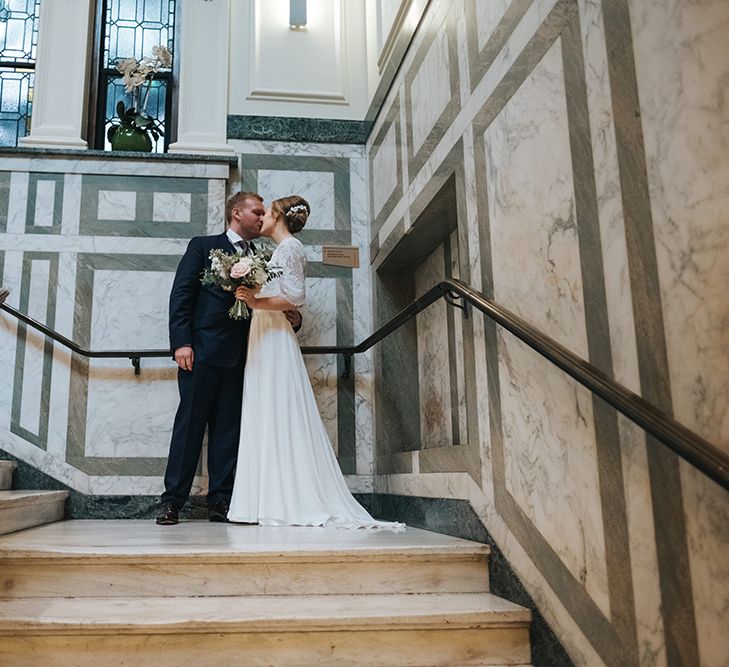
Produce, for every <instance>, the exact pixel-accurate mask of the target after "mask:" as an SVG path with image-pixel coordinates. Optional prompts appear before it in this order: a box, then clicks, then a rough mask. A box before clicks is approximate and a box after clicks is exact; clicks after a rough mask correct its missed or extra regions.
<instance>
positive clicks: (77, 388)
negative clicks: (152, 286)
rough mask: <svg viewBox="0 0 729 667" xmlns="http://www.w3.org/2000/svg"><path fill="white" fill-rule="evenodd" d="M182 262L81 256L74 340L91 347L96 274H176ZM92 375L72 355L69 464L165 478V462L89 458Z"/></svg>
mask: <svg viewBox="0 0 729 667" xmlns="http://www.w3.org/2000/svg"><path fill="white" fill-rule="evenodd" d="M178 262H179V257H176V256H166V255H93V254H84V253H82V254H79V255H78V258H77V268H76V295H75V306H74V321H73V339H74V340H75V341H76V342H77V343H79V344H80V345H81V346H82V347H86V348H88V347H89V345H90V341H91V320H92V303H93V284H94V272H95V271H96V270H116V271H130V272H134V271H165V272H174V271H175V270H176V269H177V264H178ZM166 345H167V341H160V344H159V347H160V348H164V347H166ZM89 371H90V366H89V360H88V359H86V358H84V357H81V356H80V355H77V354H74V355H72V358H71V387H70V391H69V401H68V415H69V417H68V430H67V437H66V443H67V444H66V460H67V462H68V463H69V464H71V465H73V466H74V467H76V468H78V469H79V470H81V471H83V472H85V473H88V474H90V475H139V476H154V475H162V474H163V473H164V467H165V459H164V458H155V457H118V458H117V457H103V456H93V457H92V456H86V424H87V419H88V401H89ZM130 373H131V366H130ZM130 378H133V375H130ZM171 419H172V417H171V416H170V420H171ZM170 423H171V422H170ZM110 427H113V425H110Z"/></svg>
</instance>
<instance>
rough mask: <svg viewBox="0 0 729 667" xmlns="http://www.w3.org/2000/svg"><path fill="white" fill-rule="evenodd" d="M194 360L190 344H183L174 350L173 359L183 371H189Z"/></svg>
mask: <svg viewBox="0 0 729 667" xmlns="http://www.w3.org/2000/svg"><path fill="white" fill-rule="evenodd" d="M194 360H195V353H194V352H193V351H192V346H190V345H185V347H178V348H177V349H176V350H175V361H176V362H177V365H178V366H179V367H180V368H181V369H182V370H183V371H191V370H192V362H193V361H194Z"/></svg>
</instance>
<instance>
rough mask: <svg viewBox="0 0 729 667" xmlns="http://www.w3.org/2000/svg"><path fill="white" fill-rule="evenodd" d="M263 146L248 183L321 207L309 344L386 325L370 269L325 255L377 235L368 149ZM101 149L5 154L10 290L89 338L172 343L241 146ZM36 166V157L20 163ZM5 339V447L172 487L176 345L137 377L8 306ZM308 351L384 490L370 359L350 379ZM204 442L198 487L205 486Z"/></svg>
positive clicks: (102, 474) (362, 472)
mask: <svg viewBox="0 0 729 667" xmlns="http://www.w3.org/2000/svg"><path fill="white" fill-rule="evenodd" d="M250 150H251V151H253V152H252V153H251V155H250V156H249V158H248V159H247V163H248V165H249V167H251V168H252V167H256V169H255V171H254V170H252V169H249V170H248V171H246V172H244V176H245V177H250V176H253V177H254V179H257V178H258V176H259V175H260V181H259V182H249V181H246V180H244V181H243V183H242V184H241V185H242V186H243V187H244V188H245V189H246V190H258V189H259V188H260V189H261V191H262V194H264V196H265V197H266V198H267V200H268V201H270V199H271V198H272V196H274V195H277V196H280V195H283V194H288V193H289V192H301V193H302V194H304V196H306V197H307V198H308V200H309V201H310V203H311V205H312V210H313V212H314V214H313V215H312V217H311V224H310V226H308V227H307V229H306V230H304V232H302V234H301V235H300V236H301V238H302V241H304V243H305V244H306V248H307V254H308V255H309V263H308V274H307V290H308V300H307V304H306V307H305V309H304V319H305V322H306V324H305V326H304V327H303V329H302V332H301V336H300V340H301V343H302V344H303V345H318V344H327V345H330V344H339V345H351V344H352V343H353V342H354V337H355V333H356V335H357V336H359V337H363V335H364V332H365V331H369V330H370V329H371V322H370V318H369V313H367V312H366V311H364V310H360V309H355V308H354V306H353V301H354V293H355V290H356V291H357V293H358V294H361V295H362V302H363V303H367V302H368V301H369V289H368V284H367V280H366V269H365V268H362V269H359V270H355V271H353V270H352V269H347V268H344V267H331V266H326V265H324V264H323V263H322V262H321V256H322V251H321V245H322V244H325V243H331V244H333V245H350V244H352V243H355V244H360V245H361V244H363V243H365V244H366V239H365V237H364V235H363V234H365V233H366V232H364V229H365V227H364V225H365V222H366V217H365V216H366V195H365V192H366V179H365V162H364V157H363V154H364V149H363V148H362V147H354V148H352V149H345V150H343V149H342V148H341V147H337V146H335V147H333V148H332V149H324V150H320V149H316V150H315V151H313V152H314V153H317V154H311V155H305V156H301V157H295V156H291V155H281V156H275V155H271V154H270V152H269V151H266V152H265V153H263V154H258V155H256V154H255V148H251V149H250ZM90 158H91V159H89V160H88V161H84V159H81V160H74V159H73V158H72V157H69V158H68V159H67V160H65V161H64V160H63V159H59V158H56V160H55V161H53V163H52V164H51V163H50V161H48V160H46V159H45V158H43V157H37V158H36V157H31V158H30V159H29V158H28V157H27V156H24V155H23V154H18V155H11V156H5V158H4V167H5V169H6V171H2V170H0V276H2V284H3V285H4V286H7V287H9V288H10V292H11V294H10V297H9V303H10V304H11V305H13V306H15V307H17V308H19V309H20V310H21V311H23V312H27V313H29V314H30V315H31V316H32V317H34V318H35V319H38V320H40V321H41V322H45V323H46V324H48V325H49V326H50V327H53V328H55V329H56V330H58V331H59V332H60V333H61V334H63V335H65V336H67V337H69V338H71V339H73V340H74V341H76V342H77V343H78V344H80V345H81V346H82V347H85V348H86V349H91V350H99V349H134V348H136V349H164V348H165V347H166V345H167V344H168V332H167V329H168V324H167V318H168V314H167V310H168V298H169V290H170V287H171V284H172V278H173V275H174V271H175V270H176V268H177V264H178V261H179V258H180V256H181V254H182V252H184V249H185V247H186V245H187V242H188V239H189V238H190V237H191V236H194V235H200V234H210V233H218V232H219V231H221V230H222V229H223V228H224V223H223V203H224V200H225V196H226V191H233V190H237V189H238V187H239V184H234V185H229V184H228V183H227V182H226V180H225V179H224V178H222V176H223V173H224V171H225V173H227V169H228V160H227V159H222V166H221V164H220V163H215V161H211V160H206V159H201V160H200V162H198V163H195V164H193V163H191V162H190V161H185V160H182V161H181V162H180V164H176V163H174V161H172V160H165V161H164V162H160V163H157V162H156V161H150V162H146V161H145V160H144V159H141V160H139V161H137V162H134V163H131V162H124V161H123V160H117V161H110V162H108V163H99V162H98V161H97V160H96V159H95V157H94V156H92V155H90ZM28 164H30V166H31V168H30V171H23V170H22V169H19V170H14V167H16V166H17V167H20V165H23V167H25V168H27V165H28ZM34 165H39V166H42V168H41V169H37V168H36V169H34V168H33V166H34ZM64 165H66V167H67V171H65V172H64ZM85 165H88V169H87V170H86V171H85V170H84V166H85ZM258 167H260V169H259V168H258ZM353 221H356V223H357V229H356V230H354V231H353V229H352V224H353ZM363 259H364V260H365V262H366V261H367V257H366V253H365V256H364V258H363ZM0 337H1V338H2V343H0V362H2V364H3V366H4V367H7V368H14V369H15V370H14V376H13V377H11V378H10V379H11V381H10V382H8V383H7V384H6V386H5V389H4V390H0V416H1V417H0V418H1V419H2V424H3V426H2V432H4V433H5V435H3V436H2V441H3V443H2V444H3V449H4V450H5V451H7V452H8V453H9V454H11V455H14V456H17V457H19V458H21V459H22V460H23V461H25V462H27V463H29V464H30V465H32V466H35V467H37V468H38V469H39V470H40V471H42V472H43V473H46V474H50V475H52V476H54V477H56V478H57V479H59V480H60V481H62V482H63V483H65V484H67V485H68V486H69V487H71V488H73V489H77V490H79V491H81V492H84V493H90V494H92V495H108V494H124V495H131V496H140V495H146V496H156V495H158V494H159V492H160V491H161V481H162V474H163V472H164V467H165V462H166V457H167V449H168V447H169V438H170V429H171V426H172V417H173V415H174V411H175V409H176V407H177V402H178V396H177V382H176V367H175V365H174V362H173V361H172V360H171V359H170V358H161V359H144V360H142V364H141V366H142V369H141V374H139V375H135V374H134V369H133V368H132V366H131V364H130V363H129V360H127V359H88V358H85V357H81V356H78V355H75V354H72V353H69V352H68V351H67V350H65V348H62V347H60V346H54V345H53V344H52V343H51V342H50V341H48V340H45V339H44V337H42V336H39V335H37V334H36V333H35V332H34V331H33V330H32V329H30V330H27V329H26V327H25V326H24V325H19V326H16V324H15V321H14V320H12V318H8V317H0ZM306 364H307V368H308V369H309V372H310V376H311V379H312V383H313V386H314V391H315V396H316V399H317V402H318V404H319V406H320V409H321V412H322V415H323V417H324V420H325V424H326V427H327V430H328V432H329V436H330V438H331V440H332V444H333V446H334V448H335V450H336V451H337V453H338V457H339V461H340V464H341V466H342V469H343V470H344V471H345V472H347V473H349V474H350V475H351V477H350V480H349V483H350V486H351V487H352V488H353V490H354V491H361V492H369V491H371V488H372V486H371V485H372V458H371V448H372V434H371V424H370V423H371V411H370V409H369V405H370V403H371V397H370V391H371V388H370V384H369V381H368V380H367V378H368V373H369V372H370V371H369V369H368V365H369V359H368V358H362V359H361V360H358V361H357V364H358V371H360V372H359V373H358V374H357V375H356V376H355V374H352V376H350V378H347V379H340V377H339V376H340V375H341V373H342V371H343V370H344V367H343V362H342V360H341V359H340V358H337V357H336V356H335V355H321V356H318V357H313V356H308V357H306ZM358 442H361V443H362V447H361V448H358V447H357V446H356V445H357V443H358ZM204 456H205V453H204V452H203V460H202V461H201V466H200V468H199V477H198V478H196V481H195V484H194V487H193V493H199V492H202V491H204V489H205V484H206V479H205V473H204V470H205V468H204ZM355 473H359V474H355Z"/></svg>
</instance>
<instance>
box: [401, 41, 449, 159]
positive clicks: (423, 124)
mask: <svg viewBox="0 0 729 667" xmlns="http://www.w3.org/2000/svg"><path fill="white" fill-rule="evenodd" d="M450 64H451V63H450V62H449V53H448V35H447V34H446V32H445V31H442V32H441V33H440V34H438V35H437V37H436V38H435V39H434V40H433V42H432V43H431V44H430V46H429V48H428V52H427V54H426V55H425V57H424V58H423V61H422V64H421V65H420V69H419V70H418V73H417V74H416V75H415V76H414V78H413V82H412V84H411V85H410V95H411V102H412V105H413V106H414V107H415V108H416V109H417V113H415V114H413V117H412V120H411V122H410V126H411V132H412V147H413V150H414V151H415V152H417V151H419V150H420V148H421V146H422V145H423V142H424V141H425V139H426V138H427V136H428V134H429V133H430V130H431V129H433V125H435V123H436V121H437V120H438V118H439V117H440V115H441V113H443V109H444V108H445V106H446V105H447V104H448V102H449V100H450V98H451V87H450Z"/></svg>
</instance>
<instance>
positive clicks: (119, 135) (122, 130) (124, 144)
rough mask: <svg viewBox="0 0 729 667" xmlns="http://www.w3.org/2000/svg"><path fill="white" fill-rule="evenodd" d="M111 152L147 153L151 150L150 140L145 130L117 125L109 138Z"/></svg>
mask: <svg viewBox="0 0 729 667" xmlns="http://www.w3.org/2000/svg"><path fill="white" fill-rule="evenodd" d="M111 150H113V151H139V152H143V153H149V152H151V150H152V140H151V139H150V138H149V135H148V134H147V131H146V130H142V129H140V128H138V127H131V126H129V125H119V126H118V127H117V128H116V132H114V135H113V136H112V137H111Z"/></svg>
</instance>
